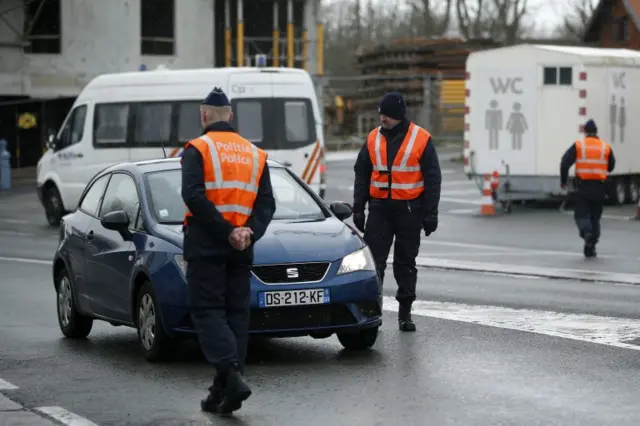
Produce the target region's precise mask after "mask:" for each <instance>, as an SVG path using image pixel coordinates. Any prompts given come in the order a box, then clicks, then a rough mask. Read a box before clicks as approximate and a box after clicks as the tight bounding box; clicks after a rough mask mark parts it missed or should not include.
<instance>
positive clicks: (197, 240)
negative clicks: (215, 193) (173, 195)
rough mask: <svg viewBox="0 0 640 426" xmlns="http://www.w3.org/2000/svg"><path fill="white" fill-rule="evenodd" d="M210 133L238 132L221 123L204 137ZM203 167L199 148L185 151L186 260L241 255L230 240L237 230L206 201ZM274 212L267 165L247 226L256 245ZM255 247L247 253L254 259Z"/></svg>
mask: <svg viewBox="0 0 640 426" xmlns="http://www.w3.org/2000/svg"><path fill="white" fill-rule="evenodd" d="M208 132H235V129H234V128H233V127H232V126H231V125H230V124H229V123H226V122H218V123H214V124H212V125H210V126H208V127H207V128H206V129H205V130H204V133H208ZM203 164H204V163H203V161H202V155H200V151H198V150H197V149H196V148H194V147H192V146H189V147H188V148H187V149H185V150H184V155H183V157H182V199H183V200H184V202H185V204H186V205H187V207H188V208H189V211H190V212H191V214H192V215H193V216H192V217H191V218H190V219H189V224H188V226H187V227H185V238H184V257H185V260H187V261H188V260H190V259H193V258H196V257H206V256H218V255H224V254H230V253H240V252H238V251H237V250H235V249H234V248H233V247H231V244H230V243H229V240H228V238H229V234H230V233H231V231H233V229H234V226H233V225H232V224H231V223H229V222H228V221H227V220H225V219H224V218H223V217H222V214H221V213H220V212H219V211H218V210H217V209H216V206H215V205H214V204H213V203H212V202H211V201H209V199H208V198H207V195H206V191H205V186H204V171H203ZM275 210H276V203H275V198H274V197H273V190H272V188H271V178H270V176H269V167H268V166H267V165H265V167H264V171H263V173H262V176H261V177H260V184H259V188H258V197H257V199H256V201H255V204H254V207H253V212H252V214H251V217H250V218H249V221H248V223H247V224H246V225H245V226H247V227H249V228H251V229H252V230H253V236H252V239H253V242H256V241H258V240H259V239H260V238H262V236H263V235H264V233H265V231H266V230H267V226H268V225H269V223H270V222H271V219H272V218H273V214H274V212H275ZM252 247H253V246H252ZM252 247H251V248H249V249H247V250H246V251H245V252H246V255H247V256H249V257H250V258H251V259H252V257H253V250H252ZM243 253H244V252H243Z"/></svg>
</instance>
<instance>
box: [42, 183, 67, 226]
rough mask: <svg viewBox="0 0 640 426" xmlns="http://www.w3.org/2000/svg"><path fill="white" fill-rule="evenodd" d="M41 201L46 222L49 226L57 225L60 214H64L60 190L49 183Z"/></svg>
mask: <svg viewBox="0 0 640 426" xmlns="http://www.w3.org/2000/svg"><path fill="white" fill-rule="evenodd" d="M43 201H44V212H45V215H46V216H47V222H48V223H49V225H50V226H59V225H60V221H61V220H62V216H64V208H63V206H62V197H60V192H59V191H58V188H56V186H55V185H51V186H50V187H49V188H47V189H46V190H45V192H44V198H43Z"/></svg>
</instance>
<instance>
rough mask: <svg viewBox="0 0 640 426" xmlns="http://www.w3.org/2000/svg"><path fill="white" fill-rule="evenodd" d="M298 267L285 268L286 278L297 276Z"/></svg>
mask: <svg viewBox="0 0 640 426" xmlns="http://www.w3.org/2000/svg"><path fill="white" fill-rule="evenodd" d="M299 276H300V274H298V268H287V278H298V277H299Z"/></svg>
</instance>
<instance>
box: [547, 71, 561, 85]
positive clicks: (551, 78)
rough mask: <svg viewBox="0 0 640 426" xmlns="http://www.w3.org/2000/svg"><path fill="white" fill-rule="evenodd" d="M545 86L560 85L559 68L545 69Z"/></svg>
mask: <svg viewBox="0 0 640 426" xmlns="http://www.w3.org/2000/svg"><path fill="white" fill-rule="evenodd" d="M544 84H545V85H551V84H553V85H555V84H558V68H556V67H545V68H544Z"/></svg>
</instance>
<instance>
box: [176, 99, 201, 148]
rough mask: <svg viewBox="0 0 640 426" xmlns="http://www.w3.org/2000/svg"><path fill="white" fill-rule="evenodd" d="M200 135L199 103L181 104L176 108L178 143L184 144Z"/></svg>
mask: <svg viewBox="0 0 640 426" xmlns="http://www.w3.org/2000/svg"><path fill="white" fill-rule="evenodd" d="M200 135H202V123H201V122H200V102H182V103H181V104H180V105H179V106H178V141H179V142H181V143H182V144H185V143H187V142H189V141H190V140H191V139H194V138H197V137H199V136H200Z"/></svg>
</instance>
